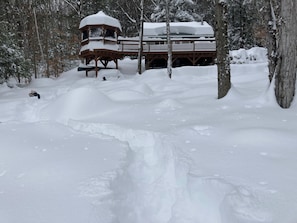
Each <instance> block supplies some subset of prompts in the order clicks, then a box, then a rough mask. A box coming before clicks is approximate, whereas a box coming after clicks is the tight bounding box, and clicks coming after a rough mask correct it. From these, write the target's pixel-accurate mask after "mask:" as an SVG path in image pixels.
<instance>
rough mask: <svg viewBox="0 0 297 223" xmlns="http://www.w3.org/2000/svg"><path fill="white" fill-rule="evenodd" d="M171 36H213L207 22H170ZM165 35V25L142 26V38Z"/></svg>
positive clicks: (161, 23) (146, 23) (147, 24)
mask: <svg viewBox="0 0 297 223" xmlns="http://www.w3.org/2000/svg"><path fill="white" fill-rule="evenodd" d="M170 33H171V34H176V35H178V34H183V35H185V34H186V35H196V36H214V31H213V28H212V27H211V26H210V25H209V24H208V23H207V22H203V23H201V22H171V23H170ZM165 34H166V23H164V22H159V23H150V22H145V23H144V24H143V35H144V36H162V35H165Z"/></svg>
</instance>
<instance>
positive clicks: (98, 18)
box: [79, 11, 122, 31]
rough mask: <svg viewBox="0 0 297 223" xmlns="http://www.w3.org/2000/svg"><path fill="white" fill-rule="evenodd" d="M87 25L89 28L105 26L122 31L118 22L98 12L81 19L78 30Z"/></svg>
mask: <svg viewBox="0 0 297 223" xmlns="http://www.w3.org/2000/svg"><path fill="white" fill-rule="evenodd" d="M88 25H89V26H90V25H107V26H111V27H115V28H118V29H119V30H120V31H121V30H122V26H121V24H120V22H119V20H117V19H115V18H113V17H111V16H108V15H106V14H105V13H104V12H103V11H100V12H98V13H96V14H93V15H89V16H87V17H85V18H83V19H82V20H81V21H80V24H79V28H80V29H81V28H83V27H85V26H88Z"/></svg>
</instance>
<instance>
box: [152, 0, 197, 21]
mask: <svg viewBox="0 0 297 223" xmlns="http://www.w3.org/2000/svg"><path fill="white" fill-rule="evenodd" d="M195 8H196V7H195V4H194V2H193V1H192V0H173V1H170V8H169V20H170V21H171V22H190V21H197V20H201V17H200V16H199V15H198V14H197V13H196V12H195ZM151 20H152V21H154V22H165V21H166V0H157V1H156V2H155V8H154V11H153V13H152V14H151Z"/></svg>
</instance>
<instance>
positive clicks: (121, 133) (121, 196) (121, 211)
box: [69, 121, 186, 223]
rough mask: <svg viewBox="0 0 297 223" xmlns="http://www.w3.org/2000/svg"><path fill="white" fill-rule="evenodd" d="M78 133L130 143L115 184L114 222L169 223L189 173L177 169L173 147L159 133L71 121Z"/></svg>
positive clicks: (70, 123) (113, 189)
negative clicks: (181, 181)
mask: <svg viewBox="0 0 297 223" xmlns="http://www.w3.org/2000/svg"><path fill="white" fill-rule="evenodd" d="M69 126H71V127H72V128H73V129H75V130H79V131H84V132H89V133H92V134H94V133H95V134H98V133H100V134H105V135H108V136H113V137H115V138H116V139H118V140H120V141H123V142H127V143H128V146H129V148H130V150H129V151H128V153H127V157H126V164H125V165H126V166H124V167H123V170H121V171H120V172H119V173H118V176H117V177H116V178H115V180H114V181H113V182H112V183H111V189H112V191H113V193H114V199H115V200H114V204H113V206H112V207H111V208H112V210H113V214H114V222H131V223H132V222H135V223H136V222H147V223H164V222H169V220H170V218H171V217H172V207H173V205H174V203H175V200H176V196H177V195H176V191H177V190H178V183H177V179H179V180H180V179H182V178H180V176H176V175H177V174H178V175H181V174H183V175H184V174H185V173H186V165H184V168H183V169H184V171H182V170H183V169H182V168H178V169H177V165H180V164H177V163H176V162H177V161H178V160H177V157H176V154H175V150H174V148H173V146H172V145H171V144H170V143H168V142H166V141H164V140H163V139H162V136H161V135H160V134H158V133H153V132H149V131H143V130H133V129H124V128H122V127H119V126H116V125H110V124H98V123H85V122H76V121H69ZM182 172H184V173H182Z"/></svg>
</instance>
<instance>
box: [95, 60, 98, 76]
mask: <svg viewBox="0 0 297 223" xmlns="http://www.w3.org/2000/svg"><path fill="white" fill-rule="evenodd" d="M95 72H96V77H98V58H97V57H96V58H95Z"/></svg>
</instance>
